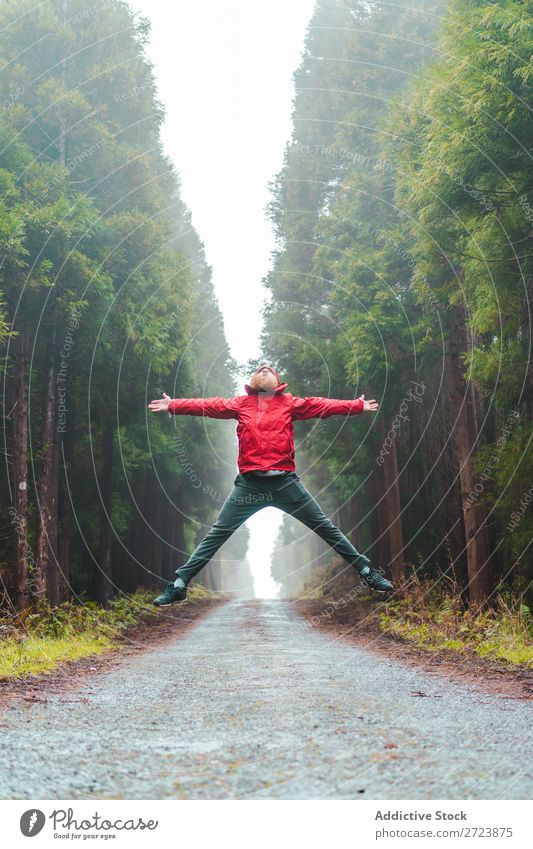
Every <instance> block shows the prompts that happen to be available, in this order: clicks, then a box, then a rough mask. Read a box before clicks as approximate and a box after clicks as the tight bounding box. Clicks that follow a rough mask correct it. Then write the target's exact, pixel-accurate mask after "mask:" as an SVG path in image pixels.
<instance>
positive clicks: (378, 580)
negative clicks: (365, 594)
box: [359, 566, 394, 593]
mask: <svg viewBox="0 0 533 849" xmlns="http://www.w3.org/2000/svg"><path fill="white" fill-rule="evenodd" d="M359 576H360V578H361V581H362V582H363V584H366V586H367V587H370V589H372V590H379V592H382V593H389V592H390V591H391V590H393V589H394V587H393V586H392V584H391V582H390V581H387V579H386V578H384V577H383V575H380V574H379V572H376V570H375V569H371V568H370V566H364V567H363V568H362V569H361V571H360V572H359Z"/></svg>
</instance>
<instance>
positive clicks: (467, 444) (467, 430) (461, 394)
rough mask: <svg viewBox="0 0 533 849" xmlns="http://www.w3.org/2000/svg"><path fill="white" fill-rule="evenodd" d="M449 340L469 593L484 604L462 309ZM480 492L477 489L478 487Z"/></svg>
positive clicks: (487, 583) (482, 531) (486, 586)
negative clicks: (463, 354) (464, 361)
mask: <svg viewBox="0 0 533 849" xmlns="http://www.w3.org/2000/svg"><path fill="white" fill-rule="evenodd" d="M450 330H451V338H450V341H449V343H448V362H449V369H448V372H449V375H450V383H451V386H450V395H451V398H452V404H453V410H454V418H455V430H454V436H455V447H456V451H457V459H458V462H459V480H460V485H461V505H462V511H463V519H464V528H465V538H466V552H467V565H468V590H469V598H470V602H471V603H472V604H474V605H483V604H485V603H486V602H487V600H488V599H489V597H490V594H491V592H492V589H493V580H492V563H491V556H490V547H489V539H488V532H487V526H486V511H485V507H484V505H483V503H482V502H481V500H480V499H479V497H472V494H473V493H475V489H476V485H477V484H480V480H479V476H478V474H477V473H476V471H475V469H474V462H475V459H476V456H477V451H478V439H479V433H478V425H477V411H476V401H475V390H474V386H473V385H472V382H471V381H467V380H466V379H465V371H466V369H465V365H464V363H463V360H462V358H461V354H462V353H463V352H465V351H466V350H467V349H468V341H467V332H466V325H465V320H464V316H463V312H462V308H461V307H459V306H457V307H454V308H453V310H452V318H451V326H450ZM478 489H479V488H478Z"/></svg>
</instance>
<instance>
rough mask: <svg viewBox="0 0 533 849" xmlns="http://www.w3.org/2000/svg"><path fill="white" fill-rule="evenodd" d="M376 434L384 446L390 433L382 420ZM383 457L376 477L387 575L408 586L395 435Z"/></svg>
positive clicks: (397, 583) (398, 583)
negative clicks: (386, 554)
mask: <svg viewBox="0 0 533 849" xmlns="http://www.w3.org/2000/svg"><path fill="white" fill-rule="evenodd" d="M377 432H378V433H379V435H380V439H381V445H384V444H385V440H386V438H387V433H388V431H387V430H386V428H385V425H384V423H383V420H382V419H380V420H379V422H378V427H377ZM389 442H390V444H389ZM381 456H383V464H382V466H380V468H379V470H378V472H377V475H376V476H377V483H378V487H379V488H381V501H380V506H379V507H378V510H380V511H381V520H380V524H381V528H382V533H384V534H385V535H386V537H387V548H388V551H389V561H388V572H389V574H390V577H391V579H392V582H393V583H394V584H395V586H399V585H401V584H403V583H404V582H405V561H404V552H403V531H402V520H401V506H400V486H399V482H398V459H397V454H396V436H395V435H394V436H393V437H392V438H391V439H390V440H389V441H388V443H387V446H386V451H385V452H384V453H383V455H381Z"/></svg>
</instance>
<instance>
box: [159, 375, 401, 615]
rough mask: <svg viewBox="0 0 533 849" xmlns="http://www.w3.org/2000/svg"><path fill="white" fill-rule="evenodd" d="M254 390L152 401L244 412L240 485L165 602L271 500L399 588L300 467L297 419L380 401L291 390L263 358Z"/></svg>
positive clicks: (173, 407)
mask: <svg viewBox="0 0 533 849" xmlns="http://www.w3.org/2000/svg"><path fill="white" fill-rule="evenodd" d="M244 388H245V390H246V395H237V396H236V397H235V398H175V399H173V400H172V399H171V398H170V397H169V396H168V395H166V394H165V393H163V398H162V399H160V400H155V401H152V402H151V403H150V404H149V405H148V409H149V410H151V411H152V412H154V413H158V412H164V411H168V412H169V413H171V414H173V415H185V416H209V418H214V419H236V420H237V422H238V424H237V437H238V440H239V457H238V466H239V474H238V475H237V477H236V478H235V481H234V486H233V490H232V492H231V493H230V495H229V496H228V498H227V499H226V501H225V502H224V504H223V506H222V509H221V511H220V513H219V515H218V518H217V520H216V522H215V524H214V525H213V527H212V528H211V530H210V531H209V533H208V534H207V536H205V537H204V538H203V540H202V541H201V542H200V543H199V545H198V546H197V547H196V549H195V550H194V551H193V553H192V554H191V556H190V557H189V559H188V560H187V562H186V563H185V565H184V566H181V567H180V568H179V569H176V575H177V578H176V580H175V581H174V583H169V584H168V585H167V586H166V587H165V589H164V591H163V592H162V593H161V595H159V596H158V597H157V598H156V599H154V604H156V605H158V606H162V605H166V604H172V603H173V602H175V601H183V599H184V598H186V596H187V585H188V584H189V582H190V581H191V580H192V578H194V576H195V575H197V574H198V572H199V571H200V570H201V569H203V567H204V566H205V565H206V564H207V563H208V562H209V560H210V559H211V558H212V557H213V555H214V554H215V552H216V551H218V549H219V548H220V546H221V545H222V543H224V542H225V541H226V540H227V539H228V538H229V537H230V536H231V535H232V533H233V532H234V531H236V530H237V528H239V527H240V526H241V525H242V524H243V522H245V521H246V520H247V519H248V518H249V517H250V516H252V515H253V514H254V513H256V512H257V511H258V510H261V509H262V508H263V507H267V506H271V507H279V509H280V510H283V511H284V512H285V513H290V515H291V516H294V517H295V518H296V519H299V520H300V522H303V524H304V525H306V526H307V527H308V528H311V530H313V531H315V533H317V534H318V535H319V536H320V537H322V539H323V540H324V541H325V542H327V543H328V545H330V546H331V547H332V548H333V549H334V550H335V551H336V552H337V554H340V555H341V557H343V558H344V559H345V560H346V561H347V562H348V563H349V564H350V565H352V566H354V567H355V569H356V570H357V572H358V573H359V575H360V576H361V579H362V581H363V582H364V583H365V584H366V585H367V586H369V587H371V588H372V589H375V590H381V591H382V592H388V591H390V590H392V589H393V587H392V584H391V583H390V581H387V580H386V578H384V577H383V576H382V575H380V573H379V572H377V571H376V570H375V569H372V568H371V566H370V561H369V560H368V558H367V557H365V556H364V554H360V553H359V552H358V551H357V550H356V549H355V548H354V546H353V545H352V544H351V542H350V541H349V539H347V537H345V536H344V534H343V533H342V532H341V531H340V530H339V529H338V528H337V527H335V525H334V524H333V522H331V521H330V520H329V519H328V518H327V516H326V515H325V514H324V512H323V511H322V510H321V508H320V507H319V505H318V504H317V502H316V501H315V499H314V498H313V497H312V496H311V495H310V493H309V492H308V491H307V489H306V488H305V487H304V485H303V483H302V482H301V480H300V478H299V477H298V475H297V474H296V471H295V468H296V467H295V463H294V438H293V421H295V420H297V421H299V420H301V419H316V418H318V419H325V418H328V417H329V416H346V415H357V414H359V413H362V412H363V411H365V412H375V411H376V410H377V409H378V404H377V401H365V396H364V395H361V397H360V398H356V399H355V400H353V401H335V400H333V399H331V398H298V397H296V396H294V395H291V394H290V393H288V392H287V393H286V392H285V389H286V388H287V384H286V383H282V382H281V381H280V378H279V375H278V373H277V371H276V369H275V368H273V367H272V366H269V365H262V366H260V367H259V368H258V369H257V371H255V372H254V374H253V376H252V377H251V379H250V384H249V385H248V384H246V385H245V387H244Z"/></svg>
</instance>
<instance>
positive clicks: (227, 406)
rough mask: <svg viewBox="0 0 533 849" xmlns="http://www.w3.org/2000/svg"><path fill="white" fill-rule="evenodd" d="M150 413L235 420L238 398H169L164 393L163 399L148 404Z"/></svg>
mask: <svg viewBox="0 0 533 849" xmlns="http://www.w3.org/2000/svg"><path fill="white" fill-rule="evenodd" d="M148 409H149V410H151V411H152V413H161V412H165V411H168V412H169V413H171V414H172V415H180V416H208V417H209V418H211V419H236V418H237V416H238V409H239V400H238V398H171V397H170V396H169V395H167V394H166V393H165V392H163V397H162V398H160V399H156V400H155V401H152V402H151V403H150V404H148Z"/></svg>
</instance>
